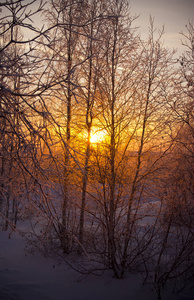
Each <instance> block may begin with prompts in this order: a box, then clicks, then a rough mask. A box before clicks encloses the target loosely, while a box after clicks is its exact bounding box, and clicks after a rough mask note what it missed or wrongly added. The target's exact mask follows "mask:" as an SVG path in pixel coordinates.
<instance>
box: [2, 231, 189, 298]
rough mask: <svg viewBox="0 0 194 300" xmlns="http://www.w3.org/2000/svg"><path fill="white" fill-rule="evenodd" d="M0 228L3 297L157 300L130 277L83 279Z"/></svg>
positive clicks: (169, 296) (16, 236)
mask: <svg viewBox="0 0 194 300" xmlns="http://www.w3.org/2000/svg"><path fill="white" fill-rule="evenodd" d="M8 234H9V233H8V232H5V231H4V232H2V231H0V300H85V299H88V300H90V299H91V300H106V299H111V300H157V296H156V293H155V292H154V291H151V289H150V287H148V286H142V285H141V282H140V280H138V279H137V278H135V277H134V276H132V275H131V276H130V277H128V278H125V279H123V280H118V279H114V278H110V277H106V276H105V275H104V276H101V277H96V276H93V275H90V276H87V277H86V278H83V277H82V276H81V275H80V274H78V273H76V272H74V271H73V270H72V269H70V268H69V267H67V266H66V265H61V266H57V265H55V262H54V261H53V260H52V259H48V258H47V259H46V258H44V257H42V256H41V255H40V254H38V253H35V254H34V255H30V254H27V255H26V253H25V251H24V248H25V241H24V240H23V239H22V238H21V237H20V236H19V235H18V234H17V233H12V234H11V238H9V237H8ZM163 299H164V300H193V299H194V295H193V296H192V295H189V296H188V295H187V296H186V295H185V296H177V295H169V294H168V293H167V292H166V293H164V294H163Z"/></svg>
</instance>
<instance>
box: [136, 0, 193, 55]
mask: <svg viewBox="0 0 194 300" xmlns="http://www.w3.org/2000/svg"><path fill="white" fill-rule="evenodd" d="M130 5H131V11H132V14H134V13H136V14H140V17H139V18H138V19H137V21H136V25H137V26H140V27H141V28H140V31H141V36H142V37H144V36H145V34H146V33H147V32H148V31H147V28H148V25H149V16H150V15H151V16H152V17H154V19H155V22H154V24H155V26H156V27H157V28H158V29H161V28H162V26H163V25H164V26H165V35H164V40H165V45H166V46H167V47H168V48H173V47H174V48H178V54H181V53H182V51H184V49H185V47H183V46H182V45H181V35H180V34H179V33H180V32H181V31H183V32H186V29H185V25H186V24H188V20H192V19H194V0H130Z"/></svg>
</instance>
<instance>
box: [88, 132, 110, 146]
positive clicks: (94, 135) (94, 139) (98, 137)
mask: <svg viewBox="0 0 194 300" xmlns="http://www.w3.org/2000/svg"><path fill="white" fill-rule="evenodd" d="M105 136H106V132H105V130H99V131H93V132H91V136H90V142H91V143H92V144H97V143H101V142H102V141H103V140H104V139H105Z"/></svg>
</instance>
